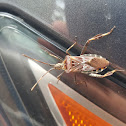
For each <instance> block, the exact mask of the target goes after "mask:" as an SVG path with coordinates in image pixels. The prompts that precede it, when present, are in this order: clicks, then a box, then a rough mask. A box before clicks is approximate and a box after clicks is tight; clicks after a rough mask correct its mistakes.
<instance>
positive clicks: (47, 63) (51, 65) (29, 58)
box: [22, 54, 55, 66]
mask: <svg viewBox="0 0 126 126" xmlns="http://www.w3.org/2000/svg"><path fill="white" fill-rule="evenodd" d="M22 55H23V56H25V57H27V58H29V59H32V60H34V61H37V62H40V63H43V64H47V65H49V66H54V65H55V64H49V63H45V62H42V61H40V60H37V59H34V58H32V57H30V56H27V55H25V54H22Z"/></svg>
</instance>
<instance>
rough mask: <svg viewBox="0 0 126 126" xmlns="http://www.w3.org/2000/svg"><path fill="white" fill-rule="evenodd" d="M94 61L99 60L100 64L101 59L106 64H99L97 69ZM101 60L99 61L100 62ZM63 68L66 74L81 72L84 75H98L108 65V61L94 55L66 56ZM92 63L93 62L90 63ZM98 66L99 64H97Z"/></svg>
mask: <svg viewBox="0 0 126 126" xmlns="http://www.w3.org/2000/svg"><path fill="white" fill-rule="evenodd" d="M94 59H99V61H100V62H102V59H103V60H104V61H105V62H106V64H104V63H101V65H100V66H102V69H101V67H100V68H99V67H98V66H96V64H95V62H96V61H95V62H94V61H93V60H94ZM100 59H101V60H100ZM64 61H65V62H64V65H65V66H64V67H65V71H66V72H67V73H69V72H81V73H85V74H89V73H99V72H101V71H103V70H104V69H105V68H106V66H107V65H108V61H107V60H106V59H105V58H103V57H102V56H99V55H96V54H84V55H80V56H68V55H67V56H66V57H65V60H64ZM91 61H93V62H91ZM98 64H100V63H98ZM102 64H103V65H102Z"/></svg>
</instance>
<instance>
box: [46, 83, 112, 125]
mask: <svg viewBox="0 0 126 126" xmlns="http://www.w3.org/2000/svg"><path fill="white" fill-rule="evenodd" d="M48 86H49V89H50V91H51V93H52V96H53V98H54V100H55V102H56V104H57V106H58V108H59V111H60V113H61V115H62V117H63V119H64V120H65V122H66V124H67V126H112V125H110V124H109V123H107V122H105V121H104V120H102V119H101V118H99V117H98V116H96V115H95V114H93V113H92V112H90V111H89V110H87V109H86V108H84V107H83V106H81V105H80V104H78V103H77V102H76V101H74V100H73V99H72V98H70V97H69V96H67V95H66V94H64V93H63V92H61V91H60V90H59V89H57V88H56V87H54V86H53V85H51V84H49V85H48Z"/></svg>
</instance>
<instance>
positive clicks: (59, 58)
mask: <svg viewBox="0 0 126 126" xmlns="http://www.w3.org/2000/svg"><path fill="white" fill-rule="evenodd" d="M45 52H47V53H48V54H49V55H50V56H52V57H54V58H56V59H58V60H60V61H61V62H62V61H63V60H62V59H61V58H60V57H58V56H56V55H54V54H52V53H50V52H49V51H47V50H45Z"/></svg>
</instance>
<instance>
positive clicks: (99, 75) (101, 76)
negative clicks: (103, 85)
mask: <svg viewBox="0 0 126 126" xmlns="http://www.w3.org/2000/svg"><path fill="white" fill-rule="evenodd" d="M117 71H124V70H117V69H115V70H112V71H109V72H107V73H106V74H104V75H101V74H94V73H90V74H89V76H91V77H96V78H104V77H107V76H111V75H112V74H113V73H115V72H117Z"/></svg>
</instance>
